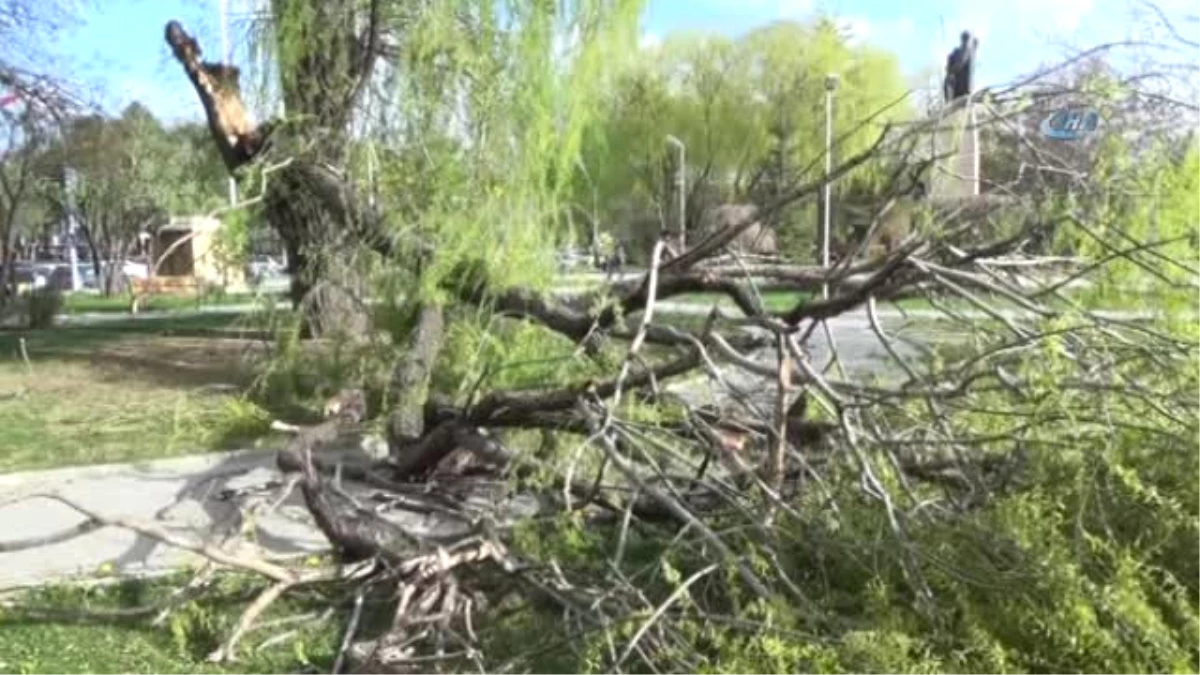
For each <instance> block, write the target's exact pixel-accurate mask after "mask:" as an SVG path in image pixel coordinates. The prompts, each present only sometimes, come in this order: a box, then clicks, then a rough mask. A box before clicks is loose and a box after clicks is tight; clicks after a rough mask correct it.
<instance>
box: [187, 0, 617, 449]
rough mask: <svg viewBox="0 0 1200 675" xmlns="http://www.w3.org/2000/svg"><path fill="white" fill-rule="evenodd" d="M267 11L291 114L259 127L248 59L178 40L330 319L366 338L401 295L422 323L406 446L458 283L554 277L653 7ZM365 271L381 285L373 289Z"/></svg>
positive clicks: (529, 282) (308, 299) (303, 279)
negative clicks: (227, 57)
mask: <svg viewBox="0 0 1200 675" xmlns="http://www.w3.org/2000/svg"><path fill="white" fill-rule="evenodd" d="M269 9H270V16H269V17H267V18H266V21H265V24H264V25H265V26H267V28H268V32H269V34H270V35H271V37H272V40H271V42H270V45H271V46H272V47H273V49H272V52H271V53H272V55H273V71H274V72H275V73H277V74H278V75H277V77H278V83H277V84H278V87H279V91H281V92H282V101H283V104H284V108H285V115H284V117H283V118H282V119H277V120H271V121H268V122H264V123H261V124H255V123H254V122H253V121H252V119H251V117H250V115H249V114H248V112H247V110H246V106H245V104H244V102H243V99H242V96H241V85H240V78H241V73H240V70H239V69H238V68H237V67H236V66H235V65H233V64H223V63H210V62H205V61H203V60H202V58H201V56H202V55H201V48H200V45H199V44H198V43H197V42H196V40H195V39H194V38H193V37H192V36H190V35H189V34H188V33H187V32H186V31H185V30H184V28H183V27H182V26H181V25H179V24H178V23H176V22H171V23H170V24H168V26H167V29H166V40H167V43H168V44H169V45H170V46H171V48H172V50H173V51H174V54H175V56H176V58H177V60H178V61H179V62H180V63H181V64H182V66H183V68H184V70H185V72H186V73H187V75H188V77H189V79H190V80H191V82H192V84H193V86H194V88H195V90H196V92H197V94H198V95H199V98H200V102H201V104H202V105H203V106H204V109H205V111H206V113H207V116H208V120H209V126H210V130H211V132H212V136H213V140H214V142H215V143H216V144H217V146H218V148H219V149H220V151H221V154H222V156H223V157H224V159H225V163H226V166H227V167H228V168H229V170H230V172H231V173H232V174H233V175H235V176H237V177H239V178H240V179H241V180H242V181H243V183H244V184H245V185H246V191H247V192H248V193H251V194H253V193H254V191H255V190H257V189H261V190H262V191H263V192H262V199H263V202H264V209H265V216H266V219H267V220H268V222H269V223H270V225H271V226H272V227H273V228H274V229H275V230H276V231H277V232H278V233H279V235H280V236H281V238H282V239H283V241H284V243H285V245H286V247H287V251H288V257H289V266H290V269H289V272H291V274H292V275H293V280H294V281H293V289H292V299H293V301H294V302H295V303H297V304H303V306H304V307H305V308H306V310H307V311H306V312H305V315H306V318H307V319H308V324H309V326H310V327H311V328H312V330H313V332H315V333H327V332H332V331H338V332H341V333H343V334H345V333H349V334H352V335H357V336H362V335H363V334H365V333H368V332H369V331H370V330H371V315H370V312H369V311H368V309H367V303H366V301H365V295H366V293H367V292H368V291H374V292H375V294H376V295H377V296H386V295H387V294H386V293H385V290H386V289H396V288H399V289H400V291H399V293H398V294H397V295H396V296H395V297H393V298H392V299H394V300H395V302H396V303H397V304H398V307H396V308H395V309H397V310H399V314H401V315H403V316H407V317H410V319H411V320H410V321H407V322H402V323H403V325H402V326H400V327H399V328H397V329H396V330H394V331H393V332H394V333H398V334H397V335H394V337H395V338H397V339H398V340H399V341H400V342H401V343H403V342H407V343H408V345H409V348H408V349H406V350H404V352H403V356H402V358H401V362H400V364H399V366H397V368H396V370H395V373H394V378H393V383H392V384H393V387H392V390H393V391H395V392H397V395H398V396H399V398H400V400H399V401H398V402H397V403H396V404H395V414H394V416H393V420H392V423H391V432H392V445H393V451H394V452H400V449H402V448H403V447H405V446H407V445H410V444H412V443H415V442H416V441H417V439H419V438H420V437H421V436H422V432H423V429H424V421H423V406H424V403H425V388H426V385H427V383H428V380H429V377H430V373H431V371H432V370H433V368H434V365H435V363H436V360H437V358H438V354H439V352H440V349H441V345H442V341H443V338H444V334H445V316H444V307H445V305H446V303H447V301H448V300H450V299H451V298H453V297H455V296H456V291H455V290H454V289H455V286H454V283H453V282H455V281H462V280H463V279H464V278H468V277H469V278H470V279H474V280H479V279H487V280H488V285H505V286H508V285H523V286H526V287H529V288H538V287H539V285H540V286H541V287H544V285H545V283H546V282H548V280H549V279H550V272H551V269H552V268H551V266H550V260H551V256H550V255H549V247H548V243H549V241H550V239H551V238H550V237H547V236H546V235H547V232H548V228H553V227H554V223H556V222H557V220H558V217H557V213H558V211H559V209H560V207H561V196H562V194H563V193H564V191H565V188H566V185H567V180H568V178H569V176H570V174H571V167H572V160H573V158H574V157H575V155H576V153H577V149H578V145H579V137H580V133H581V130H582V129H583V128H584V126H585V125H586V124H587V123H588V121H589V119H590V115H591V113H592V110H593V109H594V107H595V106H594V105H593V101H594V99H595V97H596V95H597V92H598V91H599V88H600V87H601V86H602V84H603V82H604V81H605V67H606V65H607V64H609V63H615V62H616V58H615V57H616V55H619V54H622V53H625V52H627V51H628V50H627V49H625V46H626V45H628V44H631V43H632V41H633V40H634V39H635V37H636V30H635V29H636V23H637V16H638V14H639V11H640V3H639V2H637V1H636V0H581V1H580V2H573V3H563V4H558V3H524V2H512V3H496V2H491V1H486V0H484V1H480V2H476V3H466V4H464V3H461V2H450V1H430V2H421V3H412V2H396V1H388V0H371V1H370V2H364V1H359V0H340V1H337V2H325V1H323V0H275V1H274V2H272V3H271V4H270V6H269ZM379 120H382V121H383V123H382V124H376V125H375V126H374V128H375V129H377V131H375V132H374V133H365V134H364V133H363V132H362V130H363V129H365V128H369V127H370V125H368V122H372V121H374V122H379ZM380 127H382V129H384V130H383V131H378V129H379V128H380ZM364 144H371V145H373V146H375V147H374V149H376V150H377V151H378V155H379V156H382V157H384V158H385V159H386V160H388V161H386V162H384V163H383V165H382V166H381V167H380V168H379V175H378V181H377V189H375V190H373V192H372V197H373V198H372V199H369V200H368V199H367V198H366V197H367V195H366V192H365V190H366V188H367V185H366V181H365V180H362V179H361V176H359V174H358V173H357V171H356V167H357V162H356V153H354V152H352V150H353V149H355V148H361V147H362V146H363V145H364ZM374 197H378V199H375V198H374ZM464 270H469V271H470V274H469V275H467V276H466V277H464V275H463V274H462V272H463V271H464ZM368 278H374V279H381V278H382V279H384V282H383V283H381V284H380V285H377V286H376V287H375V288H368V287H367V279H368ZM472 288H473V289H475V290H482V288H481V287H480V285H479V284H477V283H475V284H473V285H472Z"/></svg>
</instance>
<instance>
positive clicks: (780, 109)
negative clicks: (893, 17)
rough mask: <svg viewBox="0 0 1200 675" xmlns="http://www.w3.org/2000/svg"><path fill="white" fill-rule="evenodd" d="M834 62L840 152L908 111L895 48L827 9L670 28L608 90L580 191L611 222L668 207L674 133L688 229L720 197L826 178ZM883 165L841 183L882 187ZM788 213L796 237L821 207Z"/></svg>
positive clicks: (742, 197)
mask: <svg viewBox="0 0 1200 675" xmlns="http://www.w3.org/2000/svg"><path fill="white" fill-rule="evenodd" d="M829 73H838V74H839V75H840V77H841V85H840V87H839V89H838V94H837V105H836V108H835V111H834V135H835V138H836V139H837V148H836V154H837V155H838V156H839V157H840V158H843V159H844V158H847V157H852V156H854V155H856V154H858V153H860V152H862V151H863V150H864V149H866V148H867V147H869V146H870V145H871V144H872V143H873V142H874V141H875V139H876V138H877V137H878V133H879V129H880V128H881V127H882V126H883V125H884V124H885V123H887V122H889V121H895V120H897V119H901V118H905V117H907V116H908V115H909V114H910V113H911V106H910V105H908V100H907V96H906V93H905V91H906V87H905V84H904V78H903V76H902V73H901V71H900V67H899V62H898V61H897V60H896V58H895V56H894V55H892V54H889V53H887V52H884V51H882V50H879V49H876V48H874V47H872V46H871V45H869V44H866V45H855V44H852V43H851V42H850V41H849V39H848V38H847V37H846V36H845V35H843V34H842V33H841V32H840V31H839V30H838V28H837V26H836V24H835V23H834V22H833V21H832V20H829V19H826V18H817V19H814V20H812V21H810V22H806V23H800V22H794V21H780V22H776V23H773V24H769V25H766V26H763V27H761V28H758V29H755V30H753V31H750V32H748V33H747V34H745V35H743V36H740V37H738V38H736V39H734V38H729V37H727V36H724V35H720V34H706V33H699V34H696V33H680V34H674V35H669V36H668V37H667V39H666V40H665V41H664V42H663V44H662V45H660V46H656V47H652V48H648V49H644V50H642V51H641V52H640V53H639V55H638V57H637V58H636V59H635V60H634V61H633V62H632V63H631V64H630V66H629V67H628V68H627V69H625V70H624V71H622V73H621V74H620V77H619V78H618V80H617V83H616V86H614V87H613V88H612V89H611V91H610V92H609V94H608V95H607V96H606V97H605V100H604V103H605V117H604V119H603V121H602V123H601V124H599V125H597V127H596V128H595V130H594V132H595V133H593V134H590V135H589V143H588V144H587V146H586V151H585V155H584V162H583V163H584V165H585V167H586V177H582V178H581V180H580V188H581V194H580V197H579V200H580V202H581V203H583V204H590V203H591V199H590V191H591V190H593V189H595V190H596V192H597V193H598V199H597V200H596V201H597V202H598V204H599V206H600V209H599V210H600V211H602V213H600V214H599V216H600V217H601V218H603V219H604V220H605V221H606V222H614V221H617V222H620V221H621V215H623V214H622V211H629V210H633V211H654V210H655V208H654V207H655V206H657V207H659V208H661V209H662V210H663V211H667V212H668V213H669V212H670V211H669V208H667V207H666V206H667V204H669V203H671V202H672V200H673V198H671V199H665V197H666V196H667V195H669V194H670V191H668V190H664V186H666V185H670V180H671V178H673V172H672V173H670V174H668V175H667V176H664V175H663V171H662V168H663V167H662V164H663V159H664V156H666V155H669V154H671V153H670V150H669V148H668V146H667V145H666V142H665V141H666V136H667V135H668V134H670V135H672V136H675V137H678V138H679V139H681V140H682V141H683V142H684V144H685V145H686V146H687V164H688V169H689V171H688V174H689V175H688V185H689V186H690V190H689V195H688V216H689V221H690V222H689V223H688V231H689V232H697V231H698V228H697V226H698V225H699V224H700V221H701V214H702V212H703V211H704V210H705V209H707V208H710V207H712V206H714V205H716V204H720V203H727V202H754V203H758V204H763V203H767V202H769V201H771V200H773V199H776V198H778V197H780V196H781V195H783V194H784V193H786V192H787V191H788V190H790V188H791V187H793V186H794V185H795V184H797V182H800V181H811V180H814V179H819V177H820V175H821V172H822V170H823V164H824V163H823V161H822V158H823V155H824V152H825V147H824V138H825V96H824V93H825V79H826V76H827V75H828V74H829ZM879 167H880V162H878V161H872V162H868V163H867V164H865V165H863V166H861V167H859V168H858V169H856V170H855V171H854V172H852V173H851V174H850V175H849V176H847V178H846V180H844V181H842V182H840V183H838V185H837V186H836V189H837V190H839V191H848V190H849V189H850V188H851V186H853V187H855V188H858V187H866V188H867V189H870V188H872V187H875V188H878V182H879V181H878V179H879V177H880V175H881V174H882V173H883V172H881V171H879V170H878V169H879ZM780 215H781V216H782V220H787V221H789V222H790V225H791V227H784V228H782V229H784V230H786V232H785V234H788V235H790V236H791V238H794V239H799V238H803V237H808V238H811V237H812V234H813V233H815V231H816V227H815V220H813V219H807V220H804V221H803V222H796V219H795V217H789V214H780ZM668 222H670V221H668ZM791 230H802V232H793V231H791Z"/></svg>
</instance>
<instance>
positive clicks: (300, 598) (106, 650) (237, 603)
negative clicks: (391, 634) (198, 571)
mask: <svg viewBox="0 0 1200 675" xmlns="http://www.w3.org/2000/svg"><path fill="white" fill-rule="evenodd" d="M182 581H183V577H177V578H172V579H160V580H156V581H138V580H129V581H121V582H118V583H115V584H111V585H101V586H92V587H88V588H84V587H66V586H57V587H54V586H51V587H46V588H41V589H37V590H32V591H26V592H23V593H21V594H20V595H18V596H17V597H15V598H11V599H9V600H8V601H7V602H5V604H4V605H0V672H7V673H17V672H20V673H224V672H230V673H302V672H329V670H330V667H331V666H332V664H333V660H334V657H335V655H336V649H337V641H338V639H339V638H340V635H341V629H342V627H343V626H344V625H345V617H344V616H341V615H340V614H339V613H334V614H333V616H332V617H326V618H325V619H324V620H323V621H318V620H315V616H316V615H317V614H318V613H319V612H320V611H322V610H323V609H324V605H323V604H322V603H319V602H318V600H317V598H315V597H312V596H307V597H306V596H305V595H304V594H303V593H294V594H289V595H288V596H286V597H284V598H283V599H281V600H280V601H279V602H277V603H275V605H274V606H273V607H272V608H271V609H270V610H268V612H267V615H266V616H264V617H263V621H260V625H261V624H262V623H266V622H270V621H273V620H279V619H286V618H288V617H303V616H304V615H312V616H313V617H314V619H313V620H309V621H307V622H296V623H292V624H290V625H288V626H282V627H276V628H273V629H261V630H255V631H252V632H251V633H249V634H248V635H247V636H246V638H245V639H244V640H243V641H242V643H241V647H240V649H239V654H240V655H241V657H242V659H243V660H241V661H239V662H237V663H235V664H228V665H225V664H221V665H218V664H213V663H209V662H208V661H207V660H206V657H207V655H208V653H209V652H211V651H212V650H213V649H215V648H216V647H217V646H219V644H220V641H221V640H222V639H223V638H224V637H225V636H226V635H228V634H229V631H230V630H231V629H232V627H233V625H234V623H235V622H236V621H237V618H238V614H239V612H240V611H241V610H242V609H243V608H244V607H245V606H246V605H247V604H248V603H249V602H250V601H251V600H252V599H253V597H254V594H255V593H257V592H259V591H261V590H262V587H263V585H262V582H261V581H260V580H251V579H247V578H245V577H242V576H239V575H225V576H223V577H221V578H220V580H219V581H218V582H217V583H216V584H215V585H214V586H213V587H210V588H209V589H207V590H206V592H205V593H204V594H202V595H201V596H199V597H197V598H196V599H193V600H190V601H187V602H185V603H184V604H183V605H182V606H180V607H179V608H178V609H176V610H175V611H173V612H172V613H171V614H169V615H168V618H167V620H166V621H165V622H164V623H163V624H162V625H158V626H155V625H152V622H153V620H154V618H155V615H156V614H157V612H144V613H141V614H138V615H136V616H129V617H121V618H110V617H101V616H91V617H89V616H86V615H85V613H91V614H96V613H98V612H103V611H106V610H107V611H113V610H126V611H128V610H130V609H132V608H137V607H144V606H147V605H149V604H151V603H154V602H156V601H159V600H161V599H164V598H165V597H166V595H167V594H168V593H169V592H170V591H171V590H172V589H173V588H177V587H178V586H179V584H180V583H181V582H182ZM288 629H297V632H296V634H295V635H293V636H292V637H290V638H288V639H285V640H282V641H278V643H277V644H276V645H274V646H268V647H266V648H262V649H260V648H259V647H260V646H261V645H262V644H263V643H264V642H265V641H266V640H268V639H269V638H272V637H274V636H277V635H279V634H281V633H283V632H284V631H285V630H288Z"/></svg>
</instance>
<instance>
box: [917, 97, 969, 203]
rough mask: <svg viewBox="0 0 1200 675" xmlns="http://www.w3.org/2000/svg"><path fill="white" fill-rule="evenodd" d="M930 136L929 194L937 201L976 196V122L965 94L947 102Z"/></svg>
mask: <svg viewBox="0 0 1200 675" xmlns="http://www.w3.org/2000/svg"><path fill="white" fill-rule="evenodd" d="M931 138H932V144H933V147H932V154H933V156H934V157H936V158H937V159H936V161H935V162H934V165H933V170H932V171H933V174H932V176H931V181H930V186H929V196H930V198H932V199H936V200H940V201H951V200H959V199H970V198H973V197H978V196H979V122H978V120H977V118H976V115H975V107H974V106H973V105H972V104H971V101H970V99H969V98H966V99H959V100H957V101H954V102H953V103H950V104H949V105H948V106H947V107H946V109H945V110H944V111H943V113H942V117H941V119H940V120H938V124H937V126H936V127H935V129H934V131H933V133H932V134H931Z"/></svg>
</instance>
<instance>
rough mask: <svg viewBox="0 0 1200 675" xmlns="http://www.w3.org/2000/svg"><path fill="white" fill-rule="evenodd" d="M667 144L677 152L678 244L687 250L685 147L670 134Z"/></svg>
mask: <svg viewBox="0 0 1200 675" xmlns="http://www.w3.org/2000/svg"><path fill="white" fill-rule="evenodd" d="M667 143H668V144H669V145H671V146H672V147H674V148H675V150H676V151H677V152H678V162H677V166H676V167H675V189H676V190H677V191H678V192H679V244H680V245H681V246H682V247H684V248H687V163H686V161H687V146H685V145H684V144H683V141H681V140H679V139H678V138H676V137H674V136H672V135H670V134H667Z"/></svg>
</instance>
